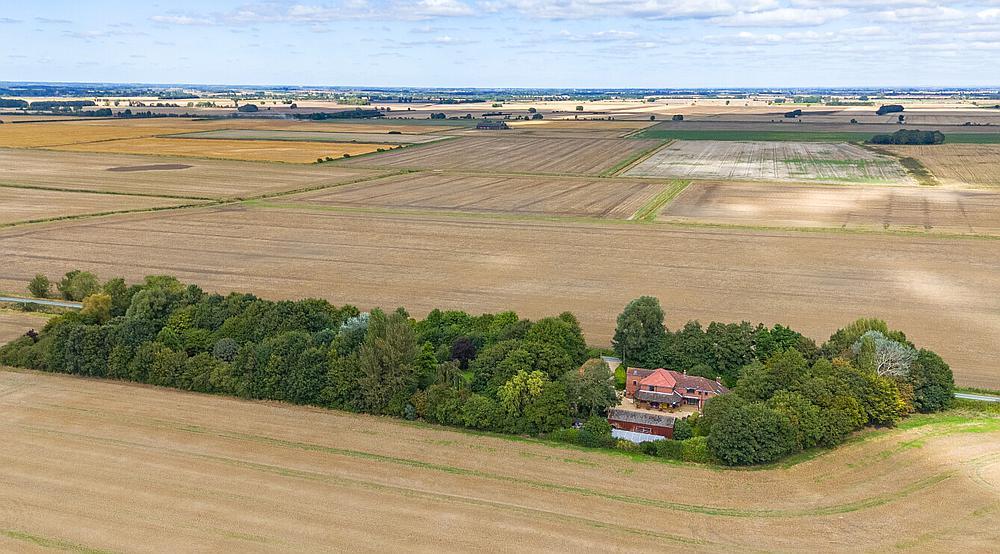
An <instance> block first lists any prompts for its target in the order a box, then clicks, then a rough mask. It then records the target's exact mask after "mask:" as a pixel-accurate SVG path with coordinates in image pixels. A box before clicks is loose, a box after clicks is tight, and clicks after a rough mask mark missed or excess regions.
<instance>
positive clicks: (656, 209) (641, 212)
mask: <svg viewBox="0 0 1000 554" xmlns="http://www.w3.org/2000/svg"><path fill="white" fill-rule="evenodd" d="M690 184H691V181H671V182H670V183H669V184H667V186H666V187H664V189H663V190H662V191H660V193H659V194H657V195H656V196H654V197H653V198H651V199H650V200H649V202H646V204H644V205H643V206H642V207H641V208H639V209H638V210H636V211H635V213H634V214H632V217H630V218H629V219H631V220H632V221H644V222H652V221H655V220H656V216H658V215H660V210H662V209H663V208H664V207H665V206H666V205H667V204H669V203H670V202H671V201H673V199H674V198H677V195H679V194H680V193H682V192H684V190H685V189H687V186H688V185H690Z"/></svg>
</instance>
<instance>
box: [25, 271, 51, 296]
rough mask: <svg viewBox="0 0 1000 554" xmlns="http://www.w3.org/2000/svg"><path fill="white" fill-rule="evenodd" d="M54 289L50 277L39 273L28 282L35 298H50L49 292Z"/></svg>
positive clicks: (29, 289)
mask: <svg viewBox="0 0 1000 554" xmlns="http://www.w3.org/2000/svg"><path fill="white" fill-rule="evenodd" d="M51 289H52V283H50V282H49V278H48V277H46V276H44V275H42V274H41V273H39V274H38V275H35V277H34V278H33V279H32V280H31V282H30V283H28V291H29V292H31V295H32V296H34V297H35V298H48V296H49V293H50V292H51Z"/></svg>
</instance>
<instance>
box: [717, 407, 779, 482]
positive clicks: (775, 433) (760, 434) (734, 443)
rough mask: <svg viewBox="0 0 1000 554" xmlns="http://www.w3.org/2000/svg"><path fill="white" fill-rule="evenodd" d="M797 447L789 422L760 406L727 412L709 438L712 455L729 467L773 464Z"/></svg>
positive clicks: (773, 411)
mask: <svg viewBox="0 0 1000 554" xmlns="http://www.w3.org/2000/svg"><path fill="white" fill-rule="evenodd" d="M722 398H724V397H722ZM794 445H795V434H794V430H793V429H792V424H791V422H789V420H788V418H787V417H785V416H784V415H783V414H781V413H779V412H777V411H775V410H772V409H771V408H768V407H767V406H765V405H763V404H760V403H755V404H748V405H745V406H738V407H735V408H733V409H730V410H728V411H726V413H724V414H722V416H721V417H720V418H719V420H718V421H716V422H715V423H714V424H713V426H712V432H711V434H710V435H709V436H708V448H709V450H710V451H711V453H712V455H713V456H715V457H716V458H718V459H719V460H721V461H722V463H724V464H726V465H751V464H764V463H768V462H773V461H774V460H777V459H778V458H780V457H782V456H784V455H785V454H788V453H789V452H791V451H792V449H793V448H794Z"/></svg>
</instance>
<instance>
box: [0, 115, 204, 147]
mask: <svg viewBox="0 0 1000 554" xmlns="http://www.w3.org/2000/svg"><path fill="white" fill-rule="evenodd" d="M153 122H154V120H149V123H153ZM115 123H118V122H117V121H104V120H98V121H91V122H86V121H80V122H76V121H74V122H71V123H64V122H54V123H22V124H20V125H13V124H11V125H6V124H5V125H0V147H13V148H38V147H54V146H66V145H74V144H83V143H88V142H95V141H110V140H118V139H133V138H142V137H151V136H153V135H161V134H170V133H183V132H185V131H186V130H189V128H188V127H187V126H185V125H184V122H183V121H178V122H166V121H162V120H160V121H155V123H156V124H155V125H122V124H119V125H115Z"/></svg>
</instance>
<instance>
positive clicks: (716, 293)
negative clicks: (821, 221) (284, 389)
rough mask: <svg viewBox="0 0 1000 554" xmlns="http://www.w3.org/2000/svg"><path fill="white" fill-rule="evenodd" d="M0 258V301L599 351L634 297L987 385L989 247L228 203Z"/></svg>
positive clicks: (998, 247)
mask: <svg viewBox="0 0 1000 554" xmlns="http://www.w3.org/2000/svg"><path fill="white" fill-rule="evenodd" d="M0 251H3V252H5V257H4V260H5V267H4V271H3V272H2V273H0V289H3V290H19V289H22V288H23V287H24V286H25V283H27V281H28V280H29V279H30V278H31V277H32V276H33V275H35V274H36V273H39V272H41V273H46V274H49V275H53V276H55V275H60V274H62V273H64V272H66V271H67V270H68V269H70V268H79V269H85V270H89V271H94V272H95V273H97V274H99V275H122V276H124V277H126V278H128V279H130V280H137V279H140V278H141V277H143V276H145V275H148V274H160V273H171V274H174V275H176V276H177V277H179V278H180V279H182V280H184V281H188V282H194V283H198V284H200V285H202V286H204V287H205V288H206V289H208V290H213V291H220V292H227V291H230V290H241V291H247V292H253V293H255V294H258V295H261V296H264V297H269V298H292V297H294V298H300V297H304V296H318V297H324V298H327V299H329V300H330V301H332V302H334V303H337V304H341V303H352V304H355V305H358V306H359V307H362V308H365V309H367V308H371V307H373V306H385V307H395V306H406V307H407V308H409V309H410V310H411V311H412V313H414V314H423V313H426V312H427V311H429V310H431V309H433V308H448V309H450V308H454V309H462V310H467V311H470V312H500V311H504V310H508V309H514V310H516V311H517V312H519V313H521V314H522V315H524V316H527V317H532V318H534V317H541V316H544V315H549V314H552V313H560V312H562V311H565V310H569V311H572V312H574V313H575V314H576V315H577V316H578V317H579V319H580V322H581V324H582V325H583V327H584V331H585V332H586V334H587V339H588V340H589V341H590V342H591V343H593V344H607V342H608V340H609V339H610V335H611V332H612V329H613V327H614V324H615V319H614V315H615V314H617V313H618V312H619V311H620V310H621V308H622V306H624V305H625V304H626V303H627V302H628V301H629V300H631V299H632V298H635V297H637V296H640V295H643V294H651V295H655V296H658V297H660V298H661V299H662V301H663V304H664V309H665V310H666V312H667V319H668V324H669V325H670V326H671V327H672V328H676V327H677V326H679V325H681V324H683V323H684V322H685V321H687V320H688V319H700V320H702V321H710V320H717V321H740V320H750V321H762V322H765V323H782V324H785V325H790V326H792V327H793V328H795V329H797V330H801V331H802V332H803V333H806V334H808V335H810V336H812V337H814V338H816V339H818V340H822V339H825V338H826V337H828V336H829V335H830V333H832V332H833V331H834V330H835V329H836V328H837V327H839V326H840V325H843V324H844V323H846V322H849V321H852V320H854V319H857V318H859V317H870V316H874V317H880V318H884V319H886V320H887V321H888V322H889V324H890V325H891V326H893V327H894V328H901V329H906V330H907V333H908V335H909V336H910V338H911V339H913V340H914V341H915V342H917V343H918V344H923V345H926V346H927V347H928V348H931V349H933V350H935V351H937V352H939V353H940V354H941V355H942V356H943V357H944V358H945V359H946V360H948V362H949V363H950V364H951V366H952V367H953V369H954V371H955V375H956V379H957V380H958V382H959V383H961V384H963V385H968V386H984V387H997V386H1000V371H998V370H997V367H996V365H995V363H994V353H995V352H996V351H997V350H998V348H1000V344H998V342H997V337H1000V295H996V294H990V293H989V291H997V290H1000V241H994V240H955V239H946V238H931V237H897V236H887V235H884V234H879V233H863V234H862V233H859V234H841V233H828V234H821V233H796V232H779V231H750V230H743V229H737V230H700V229H677V228H671V227H669V226H662V225H641V224H621V223H616V224H595V223H586V224H584V223H573V222H566V223H560V222H544V221H519V222H511V221H499V220H491V218H489V217H488V216H479V217H472V216H469V217H460V216H455V215H442V216H434V215H418V214H414V215H389V214H381V215H380V214H370V213H360V214H351V213H339V212H331V211H324V210H322V209H308V208H305V207H299V208H286V209H277V208H249V207H247V206H239V205H235V206H227V207H219V208H195V209H189V210H184V211H177V212H159V213H157V214H141V215H126V216H118V217H115V218H108V219H104V220H93V221H77V222H61V223H59V224H46V225H41V226H36V227H32V228H30V229H29V228H25V229H19V228H16V227H15V228H12V229H8V230H5V231H0ZM875 260H877V263H875ZM970 260H975V263H969V262H970ZM817 299H822V300H821V301H817ZM958 335H960V336H962V341H960V342H956V341H955V340H954V337H955V336H958Z"/></svg>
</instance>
